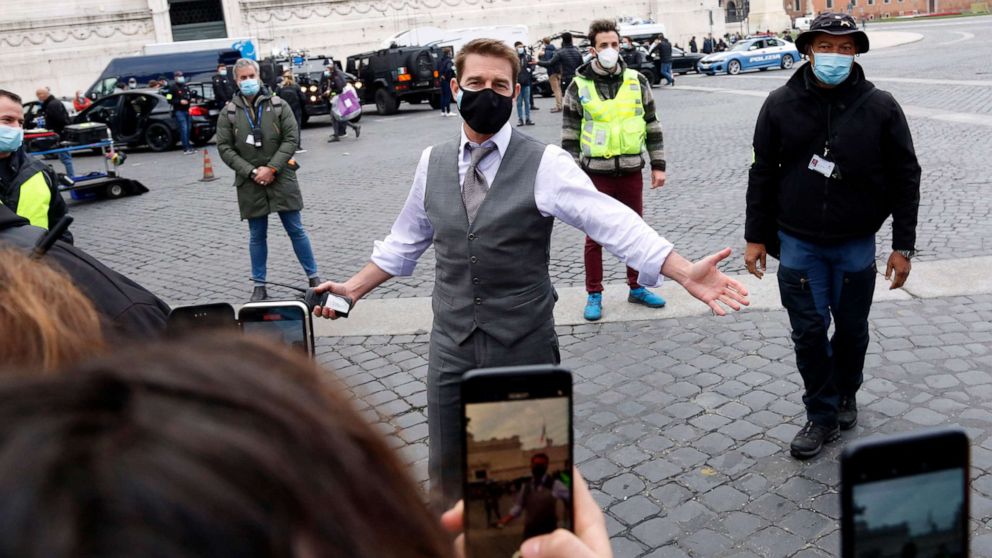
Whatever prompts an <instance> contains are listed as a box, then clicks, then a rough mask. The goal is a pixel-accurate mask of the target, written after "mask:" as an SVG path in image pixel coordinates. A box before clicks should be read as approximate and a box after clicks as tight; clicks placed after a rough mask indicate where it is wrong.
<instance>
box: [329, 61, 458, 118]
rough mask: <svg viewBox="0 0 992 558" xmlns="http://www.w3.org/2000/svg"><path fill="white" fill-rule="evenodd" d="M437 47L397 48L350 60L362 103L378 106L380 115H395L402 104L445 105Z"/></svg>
mask: <svg viewBox="0 0 992 558" xmlns="http://www.w3.org/2000/svg"><path fill="white" fill-rule="evenodd" d="M438 56H439V51H438V50H437V49H436V48H434V47H419V46H413V47H394V48H387V49H382V50H376V51H372V52H363V53H361V54H354V55H352V56H349V57H348V60H347V65H346V66H345V71H346V72H347V73H349V74H351V75H353V76H355V78H356V80H355V89H356V90H358V96H359V97H360V98H361V101H362V103H375V107H376V109H377V110H378V111H379V114H395V113H396V111H397V110H398V109H399V105H400V101H406V102H408V103H411V104H417V103H422V102H424V101H427V102H429V103H430V104H431V106H432V107H434V108H439V107H440V106H441V86H440V83H439V81H438V74H437V58H438Z"/></svg>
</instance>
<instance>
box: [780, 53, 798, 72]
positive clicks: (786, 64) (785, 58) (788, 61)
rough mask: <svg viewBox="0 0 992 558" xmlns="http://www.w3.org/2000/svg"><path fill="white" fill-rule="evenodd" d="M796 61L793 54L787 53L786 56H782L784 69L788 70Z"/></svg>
mask: <svg viewBox="0 0 992 558" xmlns="http://www.w3.org/2000/svg"><path fill="white" fill-rule="evenodd" d="M794 63H795V60H793V59H792V55H791V54H786V55H785V56H783V57H782V69H783V70H788V69H789V68H791V67H792V65H793V64H794Z"/></svg>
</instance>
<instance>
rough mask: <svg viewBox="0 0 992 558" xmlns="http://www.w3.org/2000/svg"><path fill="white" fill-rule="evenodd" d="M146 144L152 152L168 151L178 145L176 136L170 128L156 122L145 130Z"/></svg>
mask: <svg viewBox="0 0 992 558" xmlns="http://www.w3.org/2000/svg"><path fill="white" fill-rule="evenodd" d="M145 143H147V144H148V148H149V149H151V150H152V151H166V150H169V149H172V146H173V145H175V144H176V136H174V135H173V134H172V130H170V129H169V127H168V126H166V125H165V124H162V123H161V122H155V123H154V124H152V125H151V126H149V127H148V129H147V130H145Z"/></svg>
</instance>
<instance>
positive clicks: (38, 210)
mask: <svg viewBox="0 0 992 558" xmlns="http://www.w3.org/2000/svg"><path fill="white" fill-rule="evenodd" d="M20 190H21V192H20V194H19V196H18V199H17V208H16V209H15V210H14V212H15V213H17V214H18V215H20V216H21V217H24V218H25V219H27V220H28V221H31V224H32V225H34V226H36V227H41V228H43V229H47V228H48V227H49V223H48V208H49V207H51V205H52V191H51V190H50V189H49V188H48V181H47V180H45V173H43V172H41V171H38V172H36V173H34V174H33V175H32V176H31V178H29V179H27V180H25V181H24V183H23V184H21V187H20Z"/></svg>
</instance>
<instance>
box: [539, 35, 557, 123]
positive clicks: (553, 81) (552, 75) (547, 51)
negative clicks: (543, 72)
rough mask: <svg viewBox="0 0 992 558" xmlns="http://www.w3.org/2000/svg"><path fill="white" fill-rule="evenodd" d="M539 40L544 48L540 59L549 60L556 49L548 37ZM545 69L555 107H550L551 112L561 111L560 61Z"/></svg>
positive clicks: (553, 55)
mask: <svg viewBox="0 0 992 558" xmlns="http://www.w3.org/2000/svg"><path fill="white" fill-rule="evenodd" d="M541 42H542V43H544V49H543V50H542V51H541V56H540V60H542V61H544V62H551V60H552V59H553V58H554V57H555V53H556V52H557V51H558V49H557V48H555V45H554V44H552V42H551V38H550V37H545V38H544V39H543V40H542V41H541ZM547 70H548V85H549V86H551V94H552V95H554V96H555V108H553V109H551V112H561V100H562V94H561V62H560V61H558V62H556V63H555V64H554V65H553V66H548V68H547Z"/></svg>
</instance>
